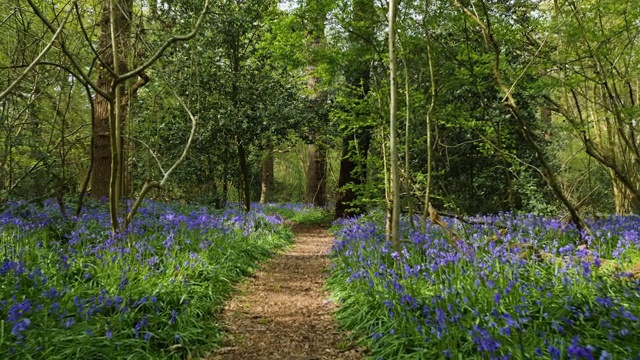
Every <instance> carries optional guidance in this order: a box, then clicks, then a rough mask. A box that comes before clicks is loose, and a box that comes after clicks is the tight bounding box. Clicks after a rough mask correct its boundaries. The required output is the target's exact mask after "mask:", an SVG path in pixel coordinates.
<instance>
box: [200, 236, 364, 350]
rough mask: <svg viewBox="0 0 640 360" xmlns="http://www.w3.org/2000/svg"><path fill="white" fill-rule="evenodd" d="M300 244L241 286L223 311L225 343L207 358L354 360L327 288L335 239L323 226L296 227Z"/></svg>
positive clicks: (297, 242) (265, 264)
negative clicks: (339, 326)
mask: <svg viewBox="0 0 640 360" xmlns="http://www.w3.org/2000/svg"><path fill="white" fill-rule="evenodd" d="M293 231H294V233H295V235H296V241H295V244H294V245H293V246H292V247H290V248H289V249H288V250H287V251H286V252H285V253H284V254H282V255H279V256H276V257H274V258H273V259H271V260H270V261H268V262H266V263H264V264H263V266H262V267H261V269H260V270H259V271H258V272H256V274H255V275H254V276H253V278H251V279H249V280H248V281H245V282H243V283H241V284H240V285H239V286H238V290H239V294H237V295H236V296H235V297H234V298H232V299H231V300H230V301H229V303H228V304H227V305H226V306H225V309H224V311H223V313H222V323H223V326H224V327H225V330H226V331H227V333H228V336H227V339H226V340H225V343H224V346H223V347H222V348H221V349H218V350H217V351H215V352H213V353H211V354H210V355H209V356H208V357H207V358H206V359H207V360H253V359H256V360H262V359H266V360H271V359H292V360H352V359H360V358H361V357H363V356H361V355H362V349H358V348H353V346H352V345H351V344H350V343H349V342H348V341H346V340H345V339H344V338H343V337H342V336H341V334H340V332H339V330H338V327H337V324H336V322H335V320H334V319H333V316H332V314H333V312H334V311H335V309H336V305H335V304H334V303H333V302H330V301H327V299H328V298H329V294H328V293H326V292H325V291H324V290H323V285H324V280H325V271H326V268H327V266H328V265H329V259H328V257H327V255H328V253H329V250H330V249H331V245H332V237H331V236H330V235H329V233H328V232H327V231H326V229H324V228H321V227H318V226H305V225H295V226H294V227H293Z"/></svg>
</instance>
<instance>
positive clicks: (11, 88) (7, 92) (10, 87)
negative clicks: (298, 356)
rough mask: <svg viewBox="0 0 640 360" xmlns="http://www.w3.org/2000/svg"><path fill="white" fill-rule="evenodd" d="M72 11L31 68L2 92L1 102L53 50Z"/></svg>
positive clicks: (65, 17) (69, 11) (32, 63)
mask: <svg viewBox="0 0 640 360" xmlns="http://www.w3.org/2000/svg"><path fill="white" fill-rule="evenodd" d="M72 9H73V7H70V8H69V10H67V14H66V15H65V16H64V19H62V24H60V27H59V28H58V30H56V32H55V33H54V34H53V37H52V38H51V41H49V43H48V44H47V46H45V47H44V49H42V51H41V52H40V54H38V56H36V58H35V59H34V60H33V61H32V62H31V64H29V66H27V68H26V69H25V70H24V71H23V72H22V74H20V76H18V78H17V79H15V80H14V81H13V83H11V85H9V87H8V88H6V89H5V91H3V92H2V94H0V100H2V99H4V98H5V97H6V96H7V95H9V93H10V92H11V91H12V90H13V89H14V88H15V87H16V86H18V84H20V82H21V81H22V80H23V79H24V78H25V76H27V74H29V73H30V72H31V70H33V68H34V67H36V65H37V64H38V62H39V61H40V59H42V57H43V56H44V55H45V54H46V53H47V52H49V49H51V47H52V46H53V44H54V43H55V41H56V39H57V38H58V36H59V35H60V34H61V33H62V29H63V28H64V25H65V24H66V23H67V19H69V14H71V10H72Z"/></svg>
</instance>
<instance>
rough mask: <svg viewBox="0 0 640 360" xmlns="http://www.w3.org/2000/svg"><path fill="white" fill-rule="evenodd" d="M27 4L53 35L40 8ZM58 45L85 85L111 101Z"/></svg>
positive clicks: (53, 31) (53, 30)
mask: <svg viewBox="0 0 640 360" xmlns="http://www.w3.org/2000/svg"><path fill="white" fill-rule="evenodd" d="M27 2H28V3H29V6H31V9H32V10H33V13H34V14H35V15H36V16H37V17H38V18H39V19H40V20H41V21H42V22H43V23H44V24H45V25H46V26H47V28H49V31H51V32H52V33H55V28H54V27H53V25H52V24H51V22H50V21H49V20H47V18H46V17H45V16H44V14H43V13H42V11H40V8H38V6H37V5H36V4H35V3H34V2H33V0H27ZM74 2H75V0H74ZM59 43H60V48H61V49H62V52H63V53H64V54H65V55H66V56H67V59H69V61H70V62H71V65H73V67H74V68H75V69H76V71H77V72H78V74H79V75H80V77H81V78H82V80H83V81H84V82H85V83H86V84H87V85H89V86H90V87H91V88H92V89H93V90H94V91H95V92H97V93H98V94H100V96H102V97H103V98H105V99H107V100H112V96H111V95H109V93H108V92H106V91H104V90H102V89H101V88H100V87H99V86H98V85H96V84H95V83H94V82H93V81H91V79H90V78H89V76H88V75H87V74H85V73H84V70H83V69H82V66H80V64H78V62H77V61H76V59H75V57H74V56H73V54H72V53H71V51H69V49H68V48H67V46H66V45H65V43H64V41H60V42H59Z"/></svg>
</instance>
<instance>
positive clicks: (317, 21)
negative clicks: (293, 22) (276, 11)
mask: <svg viewBox="0 0 640 360" xmlns="http://www.w3.org/2000/svg"><path fill="white" fill-rule="evenodd" d="M307 7H308V11H309V14H310V19H311V20H310V23H309V25H308V29H307V35H306V38H307V50H308V52H309V56H308V59H307V90H308V92H309V94H310V95H309V96H310V99H309V100H310V102H311V106H310V108H311V111H313V112H314V113H315V116H316V119H317V120H316V121H317V122H318V123H326V119H325V118H326V110H325V107H326V106H325V103H326V99H327V97H326V94H325V92H324V91H323V90H322V88H321V86H320V81H321V80H320V78H319V77H318V75H317V74H316V69H317V67H318V65H319V63H320V62H319V60H318V57H317V56H316V55H315V52H316V51H317V49H318V48H319V47H320V46H321V45H322V42H323V41H324V30H325V21H326V18H327V8H326V6H324V4H323V3H322V2H317V3H315V2H314V3H308V4H307ZM319 128H322V125H320V126H319ZM309 138H310V140H311V143H310V144H309V145H308V149H307V152H308V157H307V172H306V176H307V187H306V190H305V201H306V202H307V203H310V204H313V205H314V206H324V205H325V203H326V187H327V185H326V184H327V180H326V174H325V173H326V163H327V151H326V147H325V146H324V145H323V144H322V139H321V137H320V136H318V132H312V133H311V134H309Z"/></svg>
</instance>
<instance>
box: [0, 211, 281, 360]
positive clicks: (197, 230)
mask: <svg viewBox="0 0 640 360" xmlns="http://www.w3.org/2000/svg"><path fill="white" fill-rule="evenodd" d="M291 240H292V233H291V232H290V230H289V229H288V228H287V227H285V226H284V225H283V224H282V219H281V218H280V217H279V216H275V215H266V214H265V213H263V212H260V211H254V212H250V213H248V214H244V213H242V212H241V211H239V210H234V209H228V210H225V211H224V212H213V211H211V210H210V209H208V208H199V207H190V206H184V205H183V206H169V205H167V204H163V203H157V202H147V203H146V204H145V205H144V206H143V207H142V208H141V209H140V212H139V214H138V215H137V216H136V217H135V218H134V223H133V224H132V226H131V227H130V230H129V232H127V233H124V234H118V235H117V236H113V235H112V234H111V233H110V231H109V220H108V214H107V212H106V207H105V206H104V204H93V205H91V206H89V208H87V209H86V210H85V211H84V212H83V214H82V215H81V216H80V217H78V218H74V219H64V218H63V217H62V216H61V215H60V212H59V211H58V210H57V208H56V207H55V206H54V205H53V204H52V203H46V204H45V206H44V207H41V208H37V207H34V206H31V205H26V204H13V205H11V206H9V208H8V210H6V211H4V212H3V213H1V214H0V262H1V268H0V299H1V300H2V301H1V302H0V358H2V359H69V358H85V359H101V358H102V359H125V358H126V359H151V358H163V359H164V358H175V359H181V358H192V357H194V356H197V355H198V354H201V352H202V351H203V350H206V349H210V348H211V347H213V346H215V344H216V343H217V342H219V341H220V339H221V334H220V331H219V329H218V328H217V324H216V322H215V315H216V313H217V311H219V309H220V307H221V306H222V304H223V301H224V300H225V299H226V298H227V296H228V295H229V294H230V292H231V291H232V284H233V283H234V282H236V281H237V280H239V279H240V278H241V277H242V276H246V275H248V274H250V273H251V272H252V271H253V268H254V267H255V265H256V263H257V262H258V261H260V260H262V259H264V258H266V257H268V256H270V255H272V254H273V253H274V252H276V251H278V249H281V248H283V247H285V246H286V245H287V244H289V243H290V242H291Z"/></svg>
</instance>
